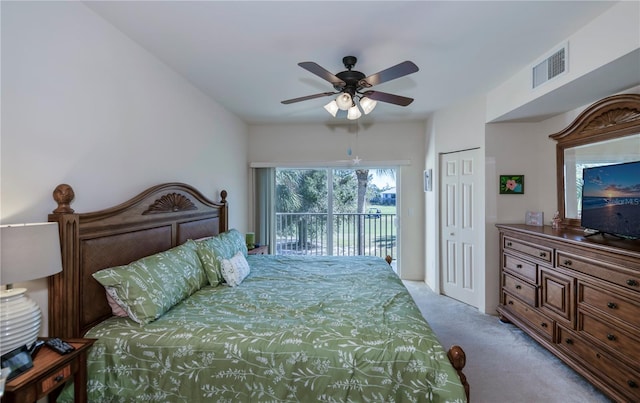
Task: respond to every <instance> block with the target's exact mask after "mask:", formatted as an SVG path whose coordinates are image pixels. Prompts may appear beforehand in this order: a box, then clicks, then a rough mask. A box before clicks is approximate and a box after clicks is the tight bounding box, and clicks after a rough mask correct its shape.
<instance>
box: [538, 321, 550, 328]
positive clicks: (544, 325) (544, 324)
mask: <svg viewBox="0 0 640 403" xmlns="http://www.w3.org/2000/svg"><path fill="white" fill-rule="evenodd" d="M540 326H542V327H545V328H546V327H547V326H549V325H547V324H546V323H545V322H542V323H541V324H540Z"/></svg>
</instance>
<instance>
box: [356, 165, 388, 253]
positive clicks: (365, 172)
mask: <svg viewBox="0 0 640 403" xmlns="http://www.w3.org/2000/svg"><path fill="white" fill-rule="evenodd" d="M395 173H396V171H395V169H391V168H378V169H376V174H377V175H380V176H384V175H386V176H391V177H395ZM356 178H357V179H358V213H360V215H359V217H360V219H359V220H358V254H359V255H364V237H363V236H362V234H364V206H365V198H366V195H367V187H368V186H369V169H356Z"/></svg>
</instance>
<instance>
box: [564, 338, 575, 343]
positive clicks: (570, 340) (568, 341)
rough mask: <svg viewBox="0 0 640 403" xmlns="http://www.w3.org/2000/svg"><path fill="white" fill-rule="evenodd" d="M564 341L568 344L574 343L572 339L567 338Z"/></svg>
mask: <svg viewBox="0 0 640 403" xmlns="http://www.w3.org/2000/svg"><path fill="white" fill-rule="evenodd" d="M564 342H565V343H567V344H573V340H572V339H566V340H565V341H564Z"/></svg>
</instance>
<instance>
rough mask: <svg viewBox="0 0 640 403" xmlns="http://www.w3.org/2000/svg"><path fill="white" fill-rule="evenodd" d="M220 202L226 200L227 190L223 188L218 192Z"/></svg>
mask: <svg viewBox="0 0 640 403" xmlns="http://www.w3.org/2000/svg"><path fill="white" fill-rule="evenodd" d="M220 197H221V199H220V203H226V202H227V191H226V190H223V191H222V192H220Z"/></svg>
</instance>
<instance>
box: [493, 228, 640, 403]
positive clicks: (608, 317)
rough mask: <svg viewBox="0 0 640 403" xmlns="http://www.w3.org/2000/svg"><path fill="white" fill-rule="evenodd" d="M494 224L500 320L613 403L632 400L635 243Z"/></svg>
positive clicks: (636, 364) (636, 339) (639, 295)
mask: <svg viewBox="0 0 640 403" xmlns="http://www.w3.org/2000/svg"><path fill="white" fill-rule="evenodd" d="M497 227H498V229H499V231H500V263H501V268H500V293H501V295H500V305H499V306H498V309H497V310H498V313H499V314H500V318H501V320H503V321H510V322H512V323H514V324H515V325H517V326H518V327H520V328H521V329H523V330H524V331H525V332H527V334H529V335H530V336H531V337H532V338H534V339H535V340H537V341H538V342H540V343H541V344H542V345H543V346H545V347H546V348H547V349H549V350H550V351H551V352H553V353H554V354H555V355H557V356H558V357H559V358H560V359H562V360H563V361H564V362H565V363H567V364H568V365H569V366H571V367H572V368H573V369H575V370H576V371H577V372H579V373H580V374H581V375H583V376H584V377H585V378H586V379H588V380H589V381H590V382H592V383H593V384H594V385H595V386H597V387H598V388H600V389H601V390H602V391H603V392H605V393H606V394H608V395H609V396H610V397H611V398H613V399H614V400H616V401H629V402H631V401H633V402H638V401H640V241H632V240H617V239H615V238H613V237H611V236H606V237H604V238H603V237H602V236H601V235H596V236H593V237H588V238H585V237H584V236H583V234H582V232H578V231H572V230H555V229H552V228H551V227H548V226H545V227H533V226H527V225H518V224H509V225H506V224H505V225H502V224H498V225H497Z"/></svg>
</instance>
